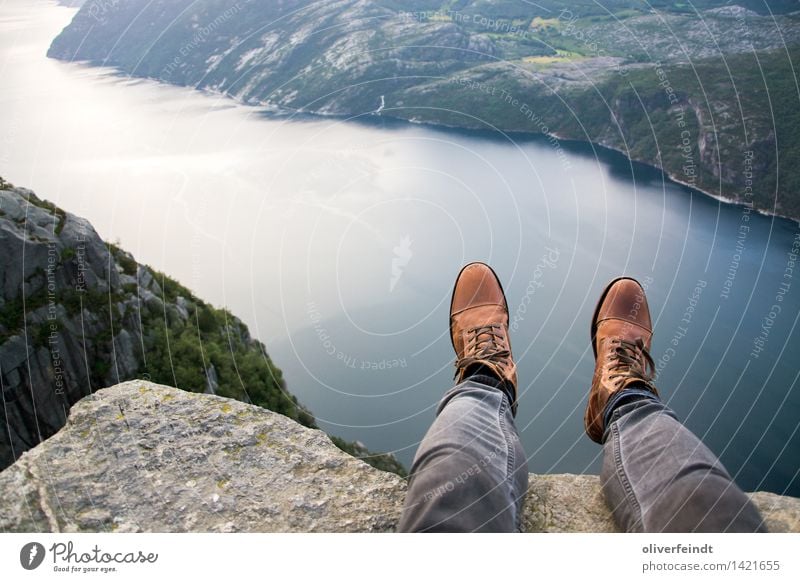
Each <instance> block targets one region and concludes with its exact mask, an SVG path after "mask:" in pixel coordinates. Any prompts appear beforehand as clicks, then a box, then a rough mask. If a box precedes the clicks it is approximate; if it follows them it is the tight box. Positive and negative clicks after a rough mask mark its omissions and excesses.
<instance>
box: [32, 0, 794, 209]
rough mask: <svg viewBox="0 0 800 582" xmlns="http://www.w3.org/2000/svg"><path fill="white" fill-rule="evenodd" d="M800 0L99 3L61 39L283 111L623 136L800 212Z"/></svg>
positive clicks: (130, 69)
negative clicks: (799, 64)
mask: <svg viewBox="0 0 800 582" xmlns="http://www.w3.org/2000/svg"><path fill="white" fill-rule="evenodd" d="M797 9H798V4H797V2H795V1H788V0H787V1H777V2H773V1H770V2H769V3H765V2H761V1H759V0H741V1H737V2H736V3H735V4H734V3H731V2H723V1H714V0H701V1H695V2H692V3H675V2H664V1H654V2H650V3H643V2H639V1H633V0H630V1H627V0H616V1H611V2H603V3H598V2H595V1H594V0H576V1H570V2H556V1H553V0H543V1H540V2H536V3H533V2H523V1H521V0H514V1H512V0H500V1H495V2H487V1H486V0H466V1H459V2H442V1H434V0H413V1H410V2H399V1H397V2H395V1H391V0H358V1H357V0H339V1H334V2H330V1H324V2H319V1H317V2H310V1H309V0H285V1H282V2H244V1H234V0H197V1H194V0H192V1H190V0H131V1H128V2H114V3H87V4H86V5H84V6H83V8H82V9H81V10H80V11H79V12H78V13H77V15H76V16H75V18H74V20H73V22H72V23H71V24H70V25H69V26H67V27H66V28H65V29H64V31H63V32H62V33H61V34H60V35H59V36H58V37H57V38H56V39H55V40H54V41H53V43H52V46H51V47H50V50H49V52H48V54H49V56H51V57H54V58H58V59H63V60H69V61H72V60H79V61H89V62H91V63H94V64H103V65H109V66H114V67H117V68H118V69H119V70H120V71H122V72H124V73H125V74H129V75H134V76H138V77H147V78H152V79H157V80H160V81H164V82H168V83H174V84H179V85H188V86H192V87H197V88H198V89H203V90H207V91H214V92H220V93H224V94H226V95H229V96H231V97H233V98H235V99H237V100H239V101H242V102H244V103H250V104H258V105H262V106H266V107H268V108H271V109H272V110H274V111H275V112H276V113H285V114H292V113H296V112H310V113H316V114H322V115H341V116H358V115H371V114H377V113H379V114H380V115H383V116H389V117H395V118H400V119H407V120H413V121H420V122H427V123H434V124H443V125H452V126H458V127H468V128H473V127H476V128H483V129H502V130H506V131H526V132H536V133H539V132H546V133H551V134H554V135H556V136H559V137H562V138H568V139H575V140H582V141H592V142H596V143H600V144H603V145H606V146H608V147H611V148H614V149H618V150H620V151H622V152H623V153H625V154H626V155H628V156H629V157H630V158H632V159H635V160H639V161H643V162H646V163H649V164H652V165H655V166H658V167H662V168H663V169H664V170H665V171H666V172H667V173H668V174H669V175H670V176H672V177H673V178H674V179H676V180H678V181H681V182H684V183H687V184H689V185H691V186H694V187H696V188H698V189H700V190H703V191H705V192H708V193H711V194H714V195H716V196H720V197H723V198H726V199H730V200H736V201H738V202H740V203H744V204H753V205H754V206H755V207H756V208H758V209H760V210H763V211H766V212H769V213H773V214H779V215H785V216H789V217H793V218H795V219H799V218H800V166H798V164H796V163H794V160H796V159H797V156H798V154H800V147H799V144H798V139H800V136H798V134H800V107H798V105H800V85H798V83H797V80H796V70H795V67H794V64H793V63H794V62H797V58H798V55H800V49H799V48H798V47H800V12H790V11H792V10H797Z"/></svg>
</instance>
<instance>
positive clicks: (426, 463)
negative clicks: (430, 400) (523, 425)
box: [399, 380, 528, 532]
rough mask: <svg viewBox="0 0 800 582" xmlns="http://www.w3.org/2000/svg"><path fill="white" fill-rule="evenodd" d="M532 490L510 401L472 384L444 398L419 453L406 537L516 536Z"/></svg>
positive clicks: (406, 514)
mask: <svg viewBox="0 0 800 582" xmlns="http://www.w3.org/2000/svg"><path fill="white" fill-rule="evenodd" d="M527 487H528V464H527V460H526V458H525V452H524V451H523V450H522V445H521V444H520V441H519V435H518V434H517V429H516V427H515V426H514V418H513V415H512V413H511V408H510V406H509V403H508V398H507V396H506V395H505V394H504V393H503V391H502V390H500V389H499V388H495V387H493V386H489V385H487V384H483V383H480V382H476V381H474V380H467V381H465V382H462V383H461V384H459V385H457V386H455V387H454V388H452V389H450V390H449V391H448V392H447V393H446V394H445V395H444V398H442V401H441V403H440V404H439V409H438V411H437V416H436V420H435V421H434V422H433V425H432V426H431V428H430V430H428V434H426V435H425V438H424V439H423V440H422V443H421V444H420V446H419V449H418V450H417V455H416V457H415V458H414V464H413V465H412V467H411V478H410V482H409V487H408V494H407V495H406V501H405V506H404V507H403V515H402V517H401V518H400V525H399V530H400V531H404V532H409V531H447V532H472V531H483V532H511V531H517V530H519V527H520V520H521V516H522V502H523V500H524V498H525V492H526V490H527Z"/></svg>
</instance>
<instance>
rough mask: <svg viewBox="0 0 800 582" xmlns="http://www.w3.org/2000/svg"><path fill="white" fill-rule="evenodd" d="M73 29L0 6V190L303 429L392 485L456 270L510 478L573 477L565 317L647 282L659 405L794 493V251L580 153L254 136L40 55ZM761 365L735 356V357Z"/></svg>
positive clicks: (262, 121)
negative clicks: (500, 366) (483, 346)
mask: <svg viewBox="0 0 800 582" xmlns="http://www.w3.org/2000/svg"><path fill="white" fill-rule="evenodd" d="M73 13H74V12H73V11H72V10H71V9H67V8H61V7H57V6H55V5H53V4H52V3H50V2H30V3H29V2H23V1H21V0H14V1H11V2H5V3H3V4H2V6H0V71H1V72H2V78H3V90H2V92H0V139H1V140H2V141H0V175H2V176H4V177H5V178H6V179H8V180H10V181H12V182H14V183H16V184H18V185H23V186H28V187H31V188H32V189H34V190H35V191H36V192H37V193H38V194H39V195H40V196H42V197H44V198H47V199H49V200H52V201H53V202H55V203H57V204H58V205H60V206H61V207H63V208H65V209H66V210H68V211H70V212H73V213H76V214H79V215H83V216H86V217H87V218H89V219H90V220H91V221H92V223H93V224H94V225H95V227H96V228H97V229H98V231H99V233H100V234H101V235H102V236H103V237H104V238H106V239H108V240H118V241H119V242H120V243H121V245H122V246H123V247H124V248H126V249H127V250H130V251H131V252H133V253H134V254H135V256H136V257H137V259H138V260H140V261H142V262H145V263H148V264H150V265H152V266H154V267H156V268H158V269H160V270H162V271H164V272H166V273H168V274H170V275H172V276H174V277H175V278H177V279H178V280H180V281H181V282H182V283H184V284H185V285H187V286H188V287H190V288H191V289H192V290H193V291H195V292H196V293H197V294H198V295H199V296H201V297H203V298H205V299H206V300H208V301H210V302H213V303H214V304H216V305H220V306H225V307H227V308H229V309H230V310H231V311H232V312H233V313H234V314H236V315H238V316H240V317H241V318H242V319H244V321H245V322H246V323H247V324H248V325H249V326H250V329H251V331H252V332H253V334H254V335H255V336H257V337H258V338H260V339H261V340H263V341H264V342H265V343H266V345H267V347H268V349H269V351H270V353H271V355H272V357H273V358H274V360H275V361H276V363H277V364H278V365H279V366H280V367H281V368H282V369H283V370H284V373H285V376H286V379H287V383H288V387H289V389H290V390H291V391H292V392H294V393H295V394H297V396H298V397H299V398H300V400H301V401H302V402H303V403H305V404H306V405H307V406H308V407H309V408H310V409H311V410H312V411H313V412H314V414H315V415H316V417H317V419H318V420H319V423H320V425H321V426H322V427H323V428H324V429H325V430H327V431H329V432H331V433H334V434H339V435H341V436H343V437H346V438H349V439H358V440H360V441H362V442H364V443H365V444H366V445H368V446H369V447H370V448H373V449H376V450H387V451H394V452H395V453H396V454H397V455H398V457H399V458H400V459H401V460H402V461H404V462H405V463H406V465H409V464H410V460H411V458H412V456H413V453H414V451H415V449H416V446H417V444H418V442H419V440H420V439H421V437H422V436H423V434H424V432H425V430H426V428H427V427H428V425H429V424H430V422H431V420H432V419H433V417H434V414H435V408H436V404H437V400H438V398H439V396H440V395H441V394H442V392H443V391H444V390H445V389H446V388H447V387H449V386H450V385H451V381H452V373H453V367H452V363H453V355H452V351H451V347H450V340H449V337H448V327H447V321H448V319H447V316H448V307H449V299H450V291H451V287H452V283H453V279H454V277H455V276H456V274H457V273H458V271H459V269H460V267H461V266H462V265H463V264H464V263H466V262H468V261H472V260H484V261H487V262H489V263H490V264H492V265H493V266H494V268H495V269H496V271H497V272H498V274H499V275H500V277H501V279H502V281H503V283H504V286H505V289H506V292H507V295H508V302H509V307H510V310H511V314H512V320H513V322H512V328H513V329H512V345H513V349H514V352H515V355H516V357H517V361H518V365H519V377H520V390H521V404H520V408H519V415H518V417H517V423H518V426H519V429H520V432H521V435H522V439H523V442H524V445H525V448H526V451H527V454H528V456H529V466H530V469H531V471H534V472H597V471H598V469H599V459H600V454H601V450H600V447H598V446H597V445H595V444H594V443H592V442H590V441H589V440H588V439H587V438H586V437H585V436H584V435H583V428H582V414H583V410H584V406H585V402H586V393H587V390H588V386H589V383H590V379H591V374H592V370H593V359H592V350H591V347H590V345H589V341H588V340H589V338H588V335H589V318H590V316H591V314H592V311H593V308H594V304H595V301H596V299H597V296H598V294H599V293H600V291H601V290H602V288H603V287H604V285H605V283H606V282H607V281H608V280H609V279H610V278H612V277H615V276H617V275H620V274H627V275H631V276H634V277H637V278H639V279H640V280H641V281H643V282H644V283H646V287H647V292H648V298H649V300H650V306H651V310H652V314H653V319H654V321H655V326H656V335H655V339H654V345H653V350H652V352H653V357H654V359H655V361H656V364H657V367H658V370H659V376H658V386H659V387H660V389H661V391H662V395H663V397H664V398H665V399H666V400H667V401H668V402H669V404H670V405H671V406H672V407H673V408H674V409H675V411H676V413H677V414H678V416H679V417H680V418H681V419H683V420H684V421H685V422H686V424H687V425H688V426H689V427H690V428H691V429H692V430H694V431H695V432H696V433H697V434H699V435H700V436H701V437H702V438H703V440H704V441H705V442H706V444H707V445H708V446H709V447H711V449H712V450H714V451H715V452H716V453H718V454H719V455H720V456H721V458H722V460H723V461H724V462H725V464H726V465H727V467H728V469H729V470H730V472H731V473H732V474H733V475H734V476H735V478H736V479H737V481H738V482H739V483H740V484H741V485H742V486H743V487H744V488H746V489H750V490H753V489H767V490H771V491H775V492H778V493H788V494H792V495H800V478H798V470H799V467H800V463H799V461H798V459H800V455H799V453H800V434H798V425H800V388H799V387H798V384H797V380H798V375H799V374H800V366H799V365H798V360H797V357H798V353H800V332H798V330H797V321H798V317H800V315H799V314H800V310H798V306H800V271H798V270H797V267H796V265H795V263H794V262H793V260H794V259H793V258H792V256H793V255H792V254H791V253H792V252H797V250H798V245H800V242H798V241H800V239H799V238H798V233H799V232H800V231H798V227H797V225H796V224H795V223H793V222H790V221H786V220H780V219H772V218H769V217H765V216H759V215H755V214H751V213H748V212H747V211H744V210H743V209H742V208H740V207H735V206H730V205H724V204H720V203H718V202H717V201H715V200H713V199H711V198H709V197H707V196H705V195H702V194H699V193H695V192H691V191H689V190H687V189H685V188H683V187H680V186H677V185H675V184H673V183H670V182H667V181H665V180H664V179H663V178H662V176H661V174H660V173H659V172H657V171H655V170H652V169H648V168H644V167H641V166H636V165H632V164H630V163H629V162H628V161H627V160H626V159H625V158H624V157H622V156H621V155H618V154H614V153H609V152H605V151H602V150H597V149H595V148H593V147H592V146H590V145H586V144H583V145H581V144H560V145H559V146H555V145H554V144H552V143H550V142H548V141H546V140H543V139H537V138H535V137H520V136H513V137H511V136H505V135H500V134H496V133H495V134H492V133H488V132H487V133H467V132H459V131H442V130H435V129H431V128H425V127H420V126H413V125H407V124H397V123H389V122H385V121H383V120H382V119H381V118H379V117H376V116H371V117H369V119H366V120H360V121H359V120H356V121H346V120H340V119H309V118H305V119H298V118H294V119H292V118H275V117H272V118H270V117H269V116H267V115H265V114H264V112H262V111H259V110H258V109H256V108H248V107H243V106H239V105H237V104H235V103H234V102H232V101H230V100H228V99H226V98H224V97H222V96H215V95H205V94H200V93H198V92H194V91H192V90H190V89H182V88H175V87H169V86H165V85H160V84H157V83H154V82H150V81H142V80H132V79H128V78H126V77H121V76H117V75H114V74H113V72H112V71H109V70H107V69H102V68H92V67H86V66H83V65H80V64H67V63H62V62H56V61H52V60H48V59H47V58H45V52H46V50H47V47H48V46H49V43H50V41H51V40H52V38H53V37H54V36H55V35H56V34H57V33H58V32H59V31H60V29H61V28H62V27H63V26H64V25H66V23H67V22H68V21H69V19H70V18H71V15H72V14H73ZM759 350H760V351H759Z"/></svg>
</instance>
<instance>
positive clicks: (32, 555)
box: [19, 542, 45, 570]
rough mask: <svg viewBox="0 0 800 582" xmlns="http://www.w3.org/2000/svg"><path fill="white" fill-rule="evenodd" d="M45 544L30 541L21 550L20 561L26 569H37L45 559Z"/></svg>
mask: <svg viewBox="0 0 800 582" xmlns="http://www.w3.org/2000/svg"><path fill="white" fill-rule="evenodd" d="M44 554H45V552H44V546H43V545H42V544H40V543H39V542H30V543H27V544H25V545H24V546H22V549H21V550H20V551H19V563H20V564H22V567H23V568H25V569H26V570H35V569H36V568H38V567H39V566H41V564H42V562H43V561H44Z"/></svg>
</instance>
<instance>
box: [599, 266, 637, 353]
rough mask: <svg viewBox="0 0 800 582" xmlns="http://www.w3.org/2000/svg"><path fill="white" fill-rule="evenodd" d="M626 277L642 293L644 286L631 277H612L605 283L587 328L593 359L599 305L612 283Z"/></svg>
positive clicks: (604, 298) (601, 303) (614, 283)
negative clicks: (589, 325)
mask: <svg viewBox="0 0 800 582" xmlns="http://www.w3.org/2000/svg"><path fill="white" fill-rule="evenodd" d="M626 279H628V280H630V281H633V282H634V283H636V284H637V285H638V286H639V287H640V288H641V289H642V293H644V287H642V284H641V283H639V281H637V280H636V279H634V278H633V277H617V278H616V279H612V280H611V282H610V283H609V284H608V285H606V288H605V289H603V293H602V294H601V295H600V299H598V301H597V305H596V306H595V308H594V315H593V316H592V324H591V327H590V329H589V335H590V337H591V338H592V351H593V352H594V359H595V360H596V359H597V342H595V338H596V337H597V318H598V316H599V315H600V307H601V306H602V305H603V302H604V301H605V300H606V296H607V295H608V292H609V291H610V290H611V288H612V287H613V286H614V285H616V284H617V282H619V281H624V280H626Z"/></svg>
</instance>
